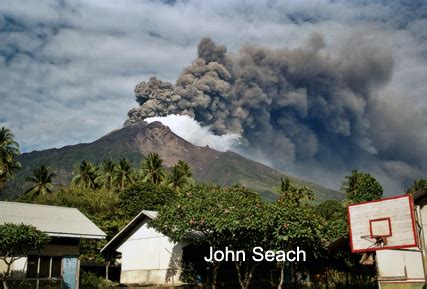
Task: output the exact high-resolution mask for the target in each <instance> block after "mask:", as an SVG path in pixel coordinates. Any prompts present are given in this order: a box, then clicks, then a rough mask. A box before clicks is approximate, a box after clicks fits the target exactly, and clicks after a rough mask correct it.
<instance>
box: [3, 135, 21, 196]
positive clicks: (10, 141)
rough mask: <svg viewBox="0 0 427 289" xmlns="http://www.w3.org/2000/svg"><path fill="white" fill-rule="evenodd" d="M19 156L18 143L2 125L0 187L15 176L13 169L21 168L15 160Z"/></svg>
mask: <svg viewBox="0 0 427 289" xmlns="http://www.w3.org/2000/svg"><path fill="white" fill-rule="evenodd" d="M18 156H19V145H18V143H17V142H16V141H15V140H14V135H13V134H12V132H11V131H10V129H8V128H5V127H2V128H1V129H0V189H2V188H3V186H4V184H5V183H6V182H7V181H8V180H10V179H13V178H14V177H15V171H16V170H17V169H19V168H21V164H20V163H19V162H18V161H17V160H16V158H17V157H18Z"/></svg>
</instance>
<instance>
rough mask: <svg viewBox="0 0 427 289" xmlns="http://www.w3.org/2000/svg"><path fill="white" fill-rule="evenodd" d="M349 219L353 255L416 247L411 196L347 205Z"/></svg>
mask: <svg viewBox="0 0 427 289" xmlns="http://www.w3.org/2000/svg"><path fill="white" fill-rule="evenodd" d="M348 216H349V217H348V221H349V228H350V245H351V251H352V252H353V253H355V252H369V251H377V250H385V249H401V248H414V247H417V244H418V243H417V232H416V227H415V216H414V205H413V199H412V196H410V195H403V196H398V197H392V198H387V199H382V200H377V201H372V202H367V203H361V204H354V205H350V206H349V207H348Z"/></svg>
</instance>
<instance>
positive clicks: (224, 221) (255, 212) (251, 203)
mask: <svg viewBox="0 0 427 289" xmlns="http://www.w3.org/2000/svg"><path fill="white" fill-rule="evenodd" d="M262 208H263V202H262V201H261V199H260V197H259V195H258V194H257V193H254V192H251V191H249V190H247V189H245V188H242V187H238V186H235V187H232V188H221V187H217V186H209V185H197V186H193V187H191V188H190V189H188V190H186V191H184V192H181V193H180V194H177V196H176V197H175V198H174V199H173V200H172V201H171V202H168V203H167V204H166V205H165V206H163V207H162V208H161V209H160V211H159V213H158V216H157V217H156V218H155V219H154V220H152V221H151V223H150V225H151V226H153V227H154V228H156V230H158V231H159V232H162V233H163V234H165V235H167V236H168V237H169V238H170V239H171V240H173V241H174V242H178V241H179V240H181V239H182V238H184V237H186V236H188V234H189V233H190V232H198V233H199V234H197V235H196V236H193V238H195V240H194V241H195V242H200V243H203V244H207V245H208V246H210V247H211V248H212V250H214V251H215V250H218V249H223V248H225V247H226V246H228V247H232V248H233V249H243V250H245V249H248V248H249V247H251V246H253V244H254V243H257V241H258V240H259V239H258V238H259V237H264V235H263V234H260V233H259V230H265V228H266V223H265V220H266V219H265V218H263V215H265V214H264V211H263V209H262ZM220 264H221V263H220V262H219V261H216V260H213V262H212V263H209V265H210V266H211V267H212V271H211V272H212V284H211V286H212V288H216V283H217V273H218V269H219V266H220ZM241 265H242V264H236V270H237V271H238V275H239V283H240V284H241V287H242V288H247V286H248V285H249V283H250V280H251V278H252V273H253V270H254V269H255V268H254V267H251V268H249V270H248V271H246V272H245V273H244V272H242V271H239V270H240V269H241Z"/></svg>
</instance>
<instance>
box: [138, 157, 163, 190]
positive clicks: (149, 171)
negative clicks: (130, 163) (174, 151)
mask: <svg viewBox="0 0 427 289" xmlns="http://www.w3.org/2000/svg"><path fill="white" fill-rule="evenodd" d="M162 163H163V160H162V159H161V158H160V156H159V155H158V154H156V153H149V154H148V156H147V157H146V158H145V159H144V160H143V161H142V176H143V180H144V181H146V182H149V183H151V184H153V185H158V184H160V183H161V182H162V181H163V180H164V179H165V176H166V174H165V170H164V168H163V166H162Z"/></svg>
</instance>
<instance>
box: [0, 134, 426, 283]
mask: <svg viewBox="0 0 427 289" xmlns="http://www.w3.org/2000/svg"><path fill="white" fill-rule="evenodd" d="M0 136H1V134H0ZM10 138H11V137H10V134H9V139H10ZM7 143H9V145H5V146H4V147H12V148H13V147H14V148H15V149H17V148H18V146H17V144H16V143H14V141H13V138H12V140H9V141H7ZM12 151H14V149H12ZM1 153H2V154H3V150H2V151H1ZM18 153H19V150H18V151H16V150H15V151H14V152H13V153H12V155H13V157H12V159H13V158H15V157H16V156H17V154H18ZM3 159H4V160H6V159H8V158H7V157H4V158H3V157H2V160H3ZM116 160H117V158H116ZM15 162H16V161H15ZM3 163H6V162H5V161H2V163H1V164H2V165H3ZM12 163H13V162H12ZM97 164H100V165H99V166H98V165H97ZM216 165H218V164H213V165H212V166H213V168H215V166H216ZM222 168H224V167H222ZM216 169H220V168H219V167H216ZM234 169H240V170H241V169H244V170H245V172H247V170H246V169H248V170H249V168H236V167H235V166H234V165H233V164H232V163H229V164H228V165H227V170H228V174H229V175H232V174H231V173H230V172H231V170H234ZM23 170H26V168H23ZM55 173H56V171H55ZM73 174H74V177H73V179H72V180H70V181H71V182H70V183H69V185H62V186H56V187H54V186H53V182H52V180H53V178H54V177H55V174H54V173H53V172H50V170H49V169H48V168H47V167H46V165H42V166H41V167H39V168H37V169H35V170H34V171H33V175H32V176H27V177H28V179H27V180H28V182H30V183H31V187H30V188H29V189H28V192H29V193H28V194H27V195H26V196H25V197H23V198H21V200H26V201H31V202H34V203H40V204H50V205H57V206H67V207H75V208H78V209H79V210H80V211H81V212H82V213H84V214H85V215H86V216H87V217H88V218H89V219H91V220H92V221H93V222H94V223H95V224H97V225H98V226H99V227H100V228H101V229H102V230H103V231H105V232H106V233H107V240H109V239H111V238H112V237H113V236H114V235H115V234H117V233H118V231H119V230H120V229H121V228H123V227H124V226H125V225H126V224H127V223H128V222H129V221H130V220H131V219H132V218H134V217H135V216H136V215H137V214H138V213H140V211H141V209H146V210H157V211H159V214H158V217H157V218H156V219H154V220H153V221H152V222H151V226H153V227H154V228H156V229H157V230H158V231H160V232H162V233H164V234H166V235H167V236H168V237H169V238H170V239H171V240H173V241H179V240H181V239H182V238H186V239H188V238H190V239H192V240H193V241H194V242H195V243H199V244H204V245H208V246H211V247H212V248H213V249H214V250H216V249H224V248H226V247H228V248H230V249H232V250H243V251H245V252H247V255H248V256H250V254H251V250H252V248H253V247H255V246H261V247H263V248H265V249H272V250H273V251H276V252H277V251H278V250H285V251H286V250H290V249H295V247H296V246H299V247H300V248H301V249H303V250H305V251H306V252H307V253H308V254H310V256H308V257H307V258H310V260H311V262H310V264H312V263H313V264H315V266H311V265H310V264H308V263H305V264H304V263H301V264H295V267H294V270H296V271H303V270H308V271H310V273H312V276H315V275H316V276H327V275H328V274H329V273H328V274H327V273H325V272H324V271H322V270H324V269H325V268H332V269H331V270H335V271H334V272H337V273H336V274H335V276H338V277H337V279H338V280H339V282H342V280H343V275H342V274H344V273H345V274H351V272H353V271H354V272H356V271H357V272H358V274H360V276H365V275H366V273H363V270H362V269H360V267H361V265H360V264H359V259H360V256H358V255H355V254H351V253H350V250H349V248H348V245H347V243H348V242H347V241H346V242H345V244H346V245H345V246H341V247H339V246H338V247H339V248H338V249H334V250H335V251H334V253H333V254H332V255H331V253H330V250H331V249H330V246H331V245H334V244H335V243H336V242H337V240H340V239H342V238H345V236H347V234H348V233H347V232H348V228H347V216H346V210H345V206H346V205H347V204H350V203H358V202H365V201H371V200H376V199H379V198H381V197H382V194H383V189H382V187H381V185H380V184H379V182H378V181H377V180H375V178H374V177H372V176H371V175H370V174H368V173H362V172H359V171H357V170H354V171H352V172H351V174H350V175H349V176H347V177H345V180H344V181H343V191H344V192H345V194H346V198H347V199H346V200H345V201H344V202H340V201H337V200H326V201H324V202H321V203H320V204H319V203H316V201H317V200H316V199H315V196H318V195H319V194H317V192H314V191H313V190H312V189H310V188H308V187H306V186H301V185H299V184H298V183H296V182H294V181H293V180H291V179H289V178H282V179H281V180H280V183H278V185H279V187H277V188H276V189H275V192H276V194H277V195H279V198H278V199H276V200H273V201H271V202H265V201H264V200H262V199H261V198H260V194H259V193H257V192H255V191H253V190H250V189H248V188H246V187H244V186H241V185H230V186H228V187H225V186H223V187H221V186H214V185H206V184H200V183H197V182H196V181H195V180H194V179H193V178H192V177H193V174H192V171H191V168H190V166H189V164H187V163H186V162H184V161H178V162H177V163H176V164H175V165H174V166H172V168H170V169H166V168H165V167H163V160H162V159H161V158H160V156H159V155H158V154H156V153H151V154H149V155H148V156H147V157H146V158H144V159H143V160H142V161H141V165H140V167H138V166H137V165H135V163H132V162H131V161H129V160H128V159H126V158H122V159H120V160H119V161H114V160H113V159H112V158H106V161H104V162H100V161H93V160H91V159H87V160H83V161H82V162H81V163H80V164H79V165H78V166H76V167H75V169H74V173H73ZM11 176H12V175H11V174H10V173H9V174H8V177H7V179H10V178H11ZM260 177H261V176H260ZM4 180H6V178H4ZM230 180H231V181H233V184H234V183H238V181H234V179H233V180H232V179H230ZM3 183H4V181H3ZM425 184H426V181H425V180H417V181H416V182H415V183H414V185H413V186H412V187H411V188H410V189H409V191H411V192H414V191H417V190H420V189H424V188H425ZM8 226H9V225H8ZM1 230H3V229H1V227H0V235H1V236H3V234H8V232H9V233H10V232H13V233H14V234H15V235H16V236H20V237H19V238H21V237H22V236H24V237H22V238H24V239H20V240H18V237H16V238H15V239H16V240H14V238H11V239H8V238H1V239H0V255H4V256H9V257H10V256H12V255H11V254H12V253H13V254H17V255H16V256H18V255H19V254H21V255H25V252H24V253H21V252H19V254H18V253H16V252H18V251H14V252H12V253H8V252H6V251H4V250H5V248H6V247H7V248H9V247H10V248H13V244H11V243H9V244H8V245H7V246H6V245H4V244H6V242H23V243H22V244H23V250H25V247H26V245H25V244H29V243H30V241H28V240H30V239H25V236H26V235H25V234H22V233H21V231H19V232H18V231H17V230H18V229H14V228H12V229H11V228H9V229H7V230H6V229H4V230H5V231H4V232H3V231H1ZM14 230H15V231H14ZM20 230H23V229H20ZM28 230H30V229H28ZM32 234H33V236H38V237H40V242H39V243H40V244H42V243H43V242H44V239H43V235H37V234H38V233H37V234H36V233H34V232H33V233H32ZM34 238H35V237H34ZM31 240H32V241H31V242H36V241H37V240H39V239H37V238H36V239H31ZM107 240H105V241H101V242H89V241H82V242H81V248H80V249H81V252H82V256H81V258H82V259H83V260H90V261H94V262H99V263H101V262H102V263H104V264H106V265H108V264H110V263H111V262H114V256H101V255H100V254H99V250H100V249H101V248H102V247H103V246H104V245H105V243H106V242H107ZM36 243H37V242H36ZM39 243H37V244H39ZM2 246H4V247H2ZM333 247H336V246H335V245H334V246H333ZM2 248H3V249H2ZM32 248H33V249H34V250H36V249H37V248H35V247H32ZM12 259H13V258H12ZM12 259H8V260H12ZM251 260H252V258H248V259H247V262H237V261H236V262H234V263H233V264H232V265H233V270H235V276H236V280H235V281H236V283H238V284H239V285H240V287H241V288H243V289H246V288H249V287H250V286H251V283H252V282H253V278H254V276H255V275H256V273H257V272H258V270H259V266H260V264H259V263H258V262H251ZM208 265H209V266H211V270H210V272H211V277H212V278H210V284H209V285H210V286H211V288H216V287H217V283H218V282H217V277H218V272H219V270H220V268H221V267H222V266H225V265H226V264H223V262H217V261H214V262H212V263H208ZM261 266H262V265H261ZM204 267H205V266H204ZM274 268H277V269H278V271H279V276H278V278H277V280H276V281H277V282H276V283H274V286H275V287H277V288H279V289H280V288H283V287H284V286H285V284H284V280H285V278H284V276H285V273H286V269H287V267H286V266H285V262H282V261H276V264H275V267H274ZM343 268H344V269H343ZM358 270H359V271H358ZM365 271H366V270H365ZM360 272H362V273H360ZM8 274H9V273H8V272H6V274H5V279H7V278H8ZM363 274H365V275H363ZM369 274H371V273H369ZM346 276H347V275H346ZM82 277H84V278H83V279H82V284H83V283H84V284H86V285H87V287H88V288H89V287H90V286H97V284H100V283H102V282H101V280H100V279H99V278H97V277H96V276H93V275H92V274H84V276H82ZM319 278H320V279H322V277H319ZM357 278H359V277H355V279H357ZM330 279H332V278H331V277H329V280H330ZM359 279H360V278H359ZM325 280H326V281H325ZM325 280H323V281H322V282H324V284H329V283H328V282H329V281H328V280H327V278H326V279H325ZM334 282H335V281H334ZM339 282H338V283H339Z"/></svg>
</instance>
